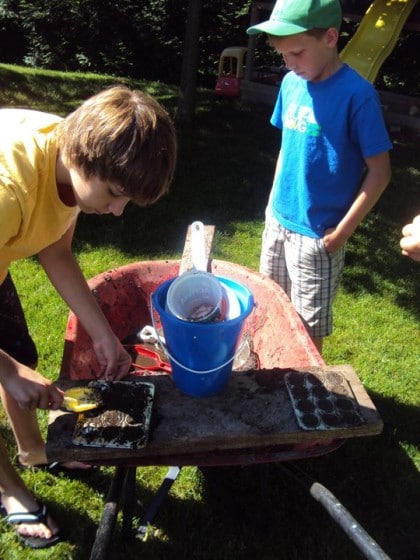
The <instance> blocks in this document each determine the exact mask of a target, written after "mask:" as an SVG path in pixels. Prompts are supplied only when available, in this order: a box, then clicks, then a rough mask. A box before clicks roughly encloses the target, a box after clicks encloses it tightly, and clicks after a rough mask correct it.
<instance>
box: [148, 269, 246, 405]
mask: <svg viewBox="0 0 420 560" xmlns="http://www.w3.org/2000/svg"><path fill="white" fill-rule="evenodd" d="M217 278H218V280H219V281H220V282H221V284H222V286H223V285H224V284H225V285H226V286H228V287H229V288H230V290H231V291H233V292H234V293H235V295H236V297H237V298H238V301H239V304H240V309H241V311H240V314H239V315H238V316H237V317H235V318H233V319H226V320H224V321H218V322H217V321H215V322H209V323H195V322H190V321H184V320H182V319H178V318H177V317H175V315H172V314H171V313H169V312H168V311H167V309H166V297H167V293H168V290H169V287H170V285H171V284H172V282H173V281H174V280H175V278H172V279H171V280H167V281H166V282H164V283H163V284H161V285H160V286H159V287H158V288H157V290H156V291H155V292H154V293H153V295H152V305H153V308H154V309H155V310H156V311H157V313H158V314H159V317H160V322H161V324H162V329H163V334H164V336H165V349H166V351H167V353H168V356H169V360H170V363H171V367H172V376H173V380H174V383H175V385H176V386H177V387H178V389H180V390H181V391H182V392H183V393H185V394H187V395H189V396H191V397H208V396H211V395H215V394H217V393H219V392H220V391H222V389H223V388H224V387H225V385H226V383H227V382H228V379H229V376H230V374H231V372H232V365H233V360H234V359H235V351H236V347H237V344H238V340H239V337H240V335H241V331H242V327H243V324H244V321H245V319H246V318H247V317H248V315H249V314H250V313H251V311H252V309H253V307H254V298H253V295H252V293H251V292H250V290H249V289H248V288H247V287H245V286H244V285H243V284H240V283H239V282H236V281H234V280H231V279H229V278H223V277H221V276H218V277H217ZM152 314H153V309H152Z"/></svg>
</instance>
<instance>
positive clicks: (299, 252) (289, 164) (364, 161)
mask: <svg viewBox="0 0 420 560" xmlns="http://www.w3.org/2000/svg"><path fill="white" fill-rule="evenodd" d="M341 19H342V15H341V7H340V2H339V1H338V0H300V1H299V2H296V1H294V0H278V2H276V4H275V7H274V9H273V12H272V14H271V16H270V19H269V20H268V21H265V22H262V23H260V24H258V25H254V26H252V27H250V28H249V29H248V30H247V33H248V34H250V35H253V34H257V33H261V32H265V33H267V34H268V37H269V43H270V45H271V46H272V47H273V48H274V49H275V50H276V51H277V52H278V53H279V54H281V55H282V57H283V59H284V63H285V65H286V67H287V69H288V70H290V72H289V73H288V74H287V75H286V76H285V78H284V79H283V81H282V84H281V87H280V91H279V94H278V98H277V102H276V105H275V108H274V112H273V115H272V117H271V124H273V125H274V126H276V127H278V128H280V129H281V130H282V140H281V149H280V152H279V156H278V159H277V165H276V171H275V175H274V181H273V187H272V190H271V193H270V198H269V202H268V206H267V210H266V224H265V230H264V234H263V242H262V251H261V263H260V270H261V272H262V273H264V274H266V275H267V276H269V277H270V278H273V279H274V280H275V281H276V282H278V283H279V284H280V286H282V288H283V289H284V290H285V291H286V293H287V294H288V296H289V297H290V299H291V301H292V303H293V305H294V307H295V309H296V310H297V312H298V313H299V315H300V317H301V318H302V321H303V323H304V324H305V326H306V328H307V330H308V332H309V334H310V336H311V338H312V340H313V342H314V344H315V345H316V347H317V348H318V350H319V351H320V352H322V343H323V339H324V337H325V336H328V335H329V334H331V331H332V303H333V299H334V297H335V294H336V292H337V289H338V285H339V282H340V279H341V276H342V270H343V266H344V253H345V246H346V242H347V240H348V239H349V237H350V236H351V235H352V234H353V232H354V231H355V229H356V228H357V226H358V225H359V224H360V222H361V221H362V220H363V218H364V217H365V216H366V214H367V213H368V212H369V211H370V210H371V209H372V207H373V206H374V205H375V203H376V202H377V200H378V199H379V197H380V196H381V194H382V192H383V191H384V189H385V188H386V186H387V185H388V183H389V181H390V178H391V169H390V161H389V154H388V151H389V150H390V149H391V147H392V144H391V141H390V139H389V136H388V133H387V131H386V127H385V124H384V119H383V115H382V111H381V107H380V103H379V100H378V96H377V93H376V91H375V89H374V88H373V86H372V85H371V84H370V83H369V82H367V81H366V80H365V79H364V78H362V77H361V76H360V75H359V74H357V72H355V71H354V70H352V69H351V68H350V67H349V66H347V65H346V64H343V62H342V61H341V60H340V57H339V55H338V50H337V41H338V37H339V29H340V25H341Z"/></svg>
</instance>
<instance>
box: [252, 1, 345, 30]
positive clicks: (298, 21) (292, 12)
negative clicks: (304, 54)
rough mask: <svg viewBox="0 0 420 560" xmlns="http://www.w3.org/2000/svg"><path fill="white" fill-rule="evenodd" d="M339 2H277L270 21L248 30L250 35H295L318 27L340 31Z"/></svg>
mask: <svg viewBox="0 0 420 560" xmlns="http://www.w3.org/2000/svg"><path fill="white" fill-rule="evenodd" d="M341 20H342V14H341V5H340V2H339V0H277V2H276V4H275V6H274V8H273V11H272V12H271V16H270V19H269V20H267V21H263V22H262V23H259V24H257V25H253V26H252V27H249V28H248V29H247V31H246V32H247V33H248V35H256V34H257V33H268V34H269V35H277V36H283V35H294V34H295V33H302V32H303V31H308V30H309V29H314V28H316V27H318V28H321V29H328V28H329V27H334V28H335V29H340V26H341Z"/></svg>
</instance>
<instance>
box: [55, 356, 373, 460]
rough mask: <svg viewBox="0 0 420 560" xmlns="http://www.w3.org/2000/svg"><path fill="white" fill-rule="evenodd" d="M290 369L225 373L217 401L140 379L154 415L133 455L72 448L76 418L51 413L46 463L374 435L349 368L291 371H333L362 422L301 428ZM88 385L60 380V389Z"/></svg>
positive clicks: (368, 404) (168, 382) (365, 398)
mask: <svg viewBox="0 0 420 560" xmlns="http://www.w3.org/2000/svg"><path fill="white" fill-rule="evenodd" d="M290 371H291V370H290V369H280V368H274V369H269V370H264V369H263V370H248V371H243V372H235V373H233V374H232V376H231V378H230V380H229V383H228V385H227V388H226V389H225V390H224V391H223V392H222V393H221V394H220V395H217V396H213V397H207V398H191V397H188V396H186V395H183V394H182V393H181V392H180V391H179V390H178V389H177V388H176V387H175V386H174V384H173V382H172V379H171V377H170V376H169V375H160V374H159V375H152V374H150V375H147V376H145V377H142V381H147V382H150V383H153V384H154V385H155V398H154V412H153V417H152V428H151V434H150V438H149V443H148V445H147V446H146V447H144V448H142V449H138V450H125V449H124V450H115V449H102V448H89V447H77V446H75V445H73V444H72V441H71V438H72V434H73V430H74V425H75V421H76V415H75V414H72V413H66V412H62V411H52V412H51V413H50V421H49V428H48V438H47V456H48V459H49V461H53V460H54V461H55V460H56V461H65V460H70V459H77V460H86V461H88V460H90V461H98V462H100V461H101V460H103V461H106V462H112V460H114V459H127V460H128V459H129V458H133V459H135V458H136V457H137V458H140V457H144V458H146V457H149V458H150V459H151V460H152V459H153V457H156V458H159V461H157V463H162V458H164V457H165V456H174V455H177V454H182V455H185V454H191V455H194V454H197V453H212V452H218V451H223V450H240V449H247V448H251V447H252V448H255V447H257V448H258V447H260V446H261V448H263V447H264V446H270V445H278V444H288V443H300V444H305V443H308V444H311V443H313V442H316V441H319V442H322V441H325V442H327V441H330V440H331V439H347V438H353V437H363V436H371V435H376V434H379V433H380V432H381V431H382V426H383V425H382V421H381V419H380V417H379V415H378V413H377V411H376V408H375V406H374V404H373V403H372V401H371V399H370V397H369V395H368V394H367V392H366V390H365V388H364V387H363V384H362V383H361V381H360V380H359V378H358V377H357V375H356V373H355V372H354V370H353V368H352V367H351V366H349V365H342V366H323V367H308V368H300V369H299V370H298V369H293V371H302V372H304V373H308V372H310V373H317V372H320V373H322V372H333V371H336V372H339V373H341V374H342V375H343V376H344V377H345V378H346V379H347V381H348V382H349V384H350V386H351V389H352V392H353V394H354V396H355V399H356V400H357V404H358V407H359V410H360V414H361V416H362V417H363V419H364V423H363V424H361V425H359V426H355V427H340V426H338V427H337V428H334V429H333V430H331V429H329V430H312V431H306V430H302V429H301V428H300V427H299V425H298V423H297V420H296V417H295V413H294V411H293V407H292V403H291V400H290V397H289V395H288V392H287V390H286V386H285V382H284V376H285V375H286V373H288V372H290ZM86 383H87V382H86V381H85V382H76V381H68V380H66V381H65V380H60V381H59V382H58V385H59V386H61V387H62V388H63V389H64V388H67V387H69V386H74V385H78V384H86Z"/></svg>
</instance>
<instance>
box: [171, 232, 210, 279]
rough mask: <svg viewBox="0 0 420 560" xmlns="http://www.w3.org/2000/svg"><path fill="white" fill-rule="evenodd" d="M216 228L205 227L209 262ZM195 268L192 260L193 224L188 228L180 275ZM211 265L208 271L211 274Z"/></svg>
mask: <svg viewBox="0 0 420 560" xmlns="http://www.w3.org/2000/svg"><path fill="white" fill-rule="evenodd" d="M214 232H215V226H213V225H205V226H204V238H205V257H206V259H207V261H209V260H210V255H211V249H212V246H213V239H214ZM192 268H193V263H192V258H191V224H190V225H189V226H188V229H187V235H186V238H185V245H184V250H183V253H182V259H181V265H180V267H179V274H182V273H183V272H188V271H189V270H191V269H192ZM210 268H211V266H210V263H209V265H208V270H209V272H210Z"/></svg>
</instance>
